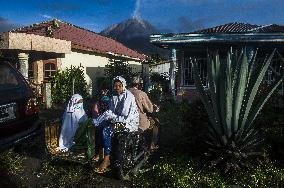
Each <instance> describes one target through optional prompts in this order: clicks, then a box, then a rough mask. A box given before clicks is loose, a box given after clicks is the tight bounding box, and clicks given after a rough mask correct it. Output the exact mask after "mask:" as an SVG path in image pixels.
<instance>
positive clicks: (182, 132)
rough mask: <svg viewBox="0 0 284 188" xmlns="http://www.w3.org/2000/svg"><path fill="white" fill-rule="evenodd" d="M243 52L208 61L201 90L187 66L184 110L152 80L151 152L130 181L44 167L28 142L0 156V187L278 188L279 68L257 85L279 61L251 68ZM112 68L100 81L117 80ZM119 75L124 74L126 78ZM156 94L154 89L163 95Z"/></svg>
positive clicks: (283, 113)
mask: <svg viewBox="0 0 284 188" xmlns="http://www.w3.org/2000/svg"><path fill="white" fill-rule="evenodd" d="M244 51H245V50H243V51H242V52H241V53H236V52H234V51H230V52H228V54H227V60H226V61H225V62H226V63H220V62H221V61H220V57H219V54H218V53H212V54H210V56H209V58H208V65H209V66H208V78H209V85H210V87H209V89H206V88H204V87H203V86H202V81H201V79H200V77H199V75H198V66H197V63H196V62H193V69H194V73H195V74H194V77H195V82H196V87H197V89H198V90H199V92H200V95H201V97H200V99H199V100H196V101H194V102H192V103H189V102H188V101H187V100H182V101H176V100H174V99H173V98H172V97H171V96H170V94H169V92H168V89H167V87H166V86H167V79H166V78H165V77H164V76H161V77H159V76H157V75H153V77H152V80H153V84H154V85H155V84H156V85H155V87H153V88H154V89H153V90H152V91H150V93H149V96H150V97H151V99H152V101H153V102H154V103H156V104H158V105H159V106H160V112H159V113H158V114H157V116H158V119H159V121H160V124H159V148H158V150H157V151H156V152H155V153H153V154H152V155H151V157H150V158H149V160H148V161H147V163H146V164H145V165H144V166H143V168H142V169H141V170H140V171H139V173H138V174H137V175H136V176H134V177H133V178H132V179H131V180H130V181H124V182H122V181H119V180H117V179H115V177H114V176H113V174H112V173H111V172H109V173H106V174H105V175H103V176H99V175H97V174H96V173H95V170H94V166H92V165H91V164H84V165H83V164H79V163H74V162H66V161H52V160H50V158H49V156H48V155H47V153H46V150H45V143H43V141H44V138H43V135H42V137H38V138H37V139H36V141H32V142H28V143H25V144H22V145H20V146H19V147H15V148H14V149H12V150H9V151H7V152H5V153H4V154H2V155H1V156H0V172H1V185H2V184H3V185H10V186H11V185H15V186H21V187H284V163H283V162H284V149H283V144H284V108H283V105H280V104H279V103H280V102H279V101H281V100H282V103H283V101H284V98H283V95H279V94H278V92H277V90H278V89H279V86H281V84H283V79H284V70H283V66H282V69H281V71H282V72H280V73H275V79H274V82H273V83H269V85H265V84H266V83H265V82H264V81H263V80H264V79H263V78H264V77H265V73H266V72H267V70H268V69H269V65H270V63H271V60H272V59H273V57H275V56H277V57H278V58H279V59H281V60H282V62H284V61H283V58H282V56H281V55H280V54H279V53H277V51H274V52H272V53H271V54H269V55H268V56H267V58H265V60H264V61H263V62H258V64H257V65H256V64H255V62H254V61H255V59H256V58H255V56H256V55H255V54H254V57H253V58H251V59H248V58H247V56H246V53H245V52H244ZM112 65H113V64H111V66H109V67H110V69H108V70H109V72H108V74H110V75H112V74H113V75H115V74H118V72H116V71H114V70H115V69H117V68H114V67H113V66H112ZM282 65H283V63H282ZM124 66H125V65H123V66H120V67H124ZM123 69H124V68H123ZM80 70H81V69H80V68H73V69H70V70H68V71H69V74H67V73H68V72H65V73H66V74H65V73H64V74H65V77H66V78H69V77H70V76H68V75H70V74H71V75H73V76H72V77H74V75H77V76H78V77H80V76H82V72H80ZM125 74H130V73H129V70H127V71H125ZM130 77H131V76H130ZM63 79H65V78H64V77H62V75H59V74H58V75H57V76H55V79H54V80H55V82H57V83H58V84H57V89H54V90H53V92H58V93H57V94H54V95H53V96H56V97H58V96H59V97H58V98H54V99H53V100H54V101H55V100H58V101H57V103H58V105H56V106H55V107H54V108H53V109H51V110H42V111H41V114H40V116H41V119H42V121H44V122H48V121H51V120H52V119H56V118H60V117H61V116H62V114H63V111H64V107H63V106H64V102H63V103H62V104H60V102H62V101H64V100H63V99H65V101H66V100H67V99H68V97H69V96H70V93H64V92H65V91H66V90H67V89H66V88H65V89H64V88H62V87H59V86H60V83H66V82H65V81H62V80H63ZM78 80H79V79H78ZM82 82H84V81H83V80H82ZM106 82H108V80H106ZM68 83H72V81H70V80H69V81H68ZM83 86H86V85H84V84H78V85H75V86H73V87H74V89H75V90H77V89H78V90H79V91H87V89H86V88H80V87H83ZM156 86H157V87H156ZM158 86H162V88H163V89H162V91H163V93H161V90H160V88H159V87H158ZM66 87H67V86H66ZM68 87H71V86H70V85H69V86H68ZM60 91H62V92H60ZM63 91H64V92H63ZM68 91H71V89H70V88H69V89H68ZM86 95H87V94H86ZM224 99H226V100H224ZM94 100H95V99H89V100H86V102H85V109H89V108H90V106H91V104H92V103H93V102H94ZM2 177H3V178H2ZM4 178H5V181H3V179H4Z"/></svg>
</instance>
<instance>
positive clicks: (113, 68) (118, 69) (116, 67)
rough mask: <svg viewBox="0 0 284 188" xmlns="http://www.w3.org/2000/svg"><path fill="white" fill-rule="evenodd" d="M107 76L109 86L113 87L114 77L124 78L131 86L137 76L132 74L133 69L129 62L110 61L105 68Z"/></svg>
mask: <svg viewBox="0 0 284 188" xmlns="http://www.w3.org/2000/svg"><path fill="white" fill-rule="evenodd" d="M105 76H106V79H107V80H106V83H107V85H108V86H111V81H112V79H113V78H114V77H116V76H122V77H123V78H124V79H125V80H126V83H127V84H130V83H131V80H132V78H133V77H134V76H135V74H134V73H133V72H132V68H131V67H130V65H129V63H128V62H123V61H118V60H110V61H109V62H108V64H107V65H106V66H105Z"/></svg>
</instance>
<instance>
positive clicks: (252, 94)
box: [193, 48, 284, 170]
mask: <svg viewBox="0 0 284 188" xmlns="http://www.w3.org/2000/svg"><path fill="white" fill-rule="evenodd" d="M256 52H257V50H256V51H255V53H253V54H252V57H251V58H250V59H248V55H247V53H246V49H245V48H244V49H242V50H241V52H240V53H239V54H238V53H237V51H234V52H233V50H232V48H231V49H230V50H229V51H228V54H227V57H226V59H225V60H224V61H223V60H220V56H219V54H218V52H213V53H210V54H208V64H207V72H208V81H209V89H208V90H206V89H205V88H204V87H203V84H202V81H201V78H200V75H199V74H198V72H199V71H198V64H197V62H196V61H193V70H194V79H195V84H196V87H197V88H198V90H199V92H200V95H201V100H202V102H203V104H204V106H205V109H206V111H207V113H208V116H209V120H210V123H209V139H208V144H209V150H208V152H207V154H208V155H209V156H211V157H213V156H214V157H215V158H214V160H212V161H211V162H212V164H213V165H222V166H224V167H225V170H229V169H230V170H232V169H231V168H233V169H238V168H240V167H241V164H242V162H244V161H245V160H243V159H247V158H249V156H254V155H260V154H261V153H263V152H261V150H259V147H258V146H259V145H260V143H261V141H262V137H261V136H260V135H259V134H258V131H257V130H256V129H255V128H254V125H253V122H254V120H255V118H256V117H257V115H258V114H259V112H260V110H261V109H262V107H263V105H264V104H265V103H266V101H267V100H268V99H269V97H270V96H271V95H272V94H273V92H274V91H276V90H277V87H278V86H279V85H280V84H281V82H282V81H283V79H284V74H283V70H282V72H281V73H280V74H278V76H277V78H276V80H275V82H274V83H273V84H271V85H270V86H269V87H270V88H268V89H267V90H265V91H261V93H259V88H260V85H261V83H262V81H263V78H264V77H265V74H266V71H267V69H268V68H269V66H270V63H271V60H272V58H273V56H274V55H275V53H276V50H274V51H273V52H272V53H271V54H270V55H269V56H267V57H266V58H265V60H264V61H261V62H257V63H256V60H257V58H256V55H257V53H256ZM279 55H280V54H279ZM280 56H281V55H280ZM281 59H282V60H283V58H282V56H281Z"/></svg>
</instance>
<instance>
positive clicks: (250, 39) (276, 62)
mask: <svg viewBox="0 0 284 188" xmlns="http://www.w3.org/2000/svg"><path fill="white" fill-rule="evenodd" d="M150 41H151V43H152V44H154V45H156V46H158V47H161V48H167V49H170V50H171V51H172V58H171V64H170V88H171V90H172V94H173V95H174V96H180V95H182V96H183V97H187V98H189V100H191V99H192V100H193V99H196V97H198V93H197V90H196V88H195V84H194V80H193V72H192V65H191V62H192V60H193V59H194V60H195V59H196V60H197V62H198V63H199V69H200V75H201V77H202V80H203V84H204V86H205V87H207V86H208V82H207V58H206V57H207V54H208V52H210V51H216V50H217V51H219V54H220V57H221V58H225V57H226V54H227V51H228V50H229V49H230V48H231V47H233V48H237V49H241V48H243V47H246V49H247V51H248V54H251V53H252V52H254V51H255V50H256V49H258V58H259V59H262V58H264V57H265V55H266V54H267V53H271V52H272V51H273V49H274V48H276V49H277V50H278V52H279V53H280V54H284V53H283V52H284V26H280V25H276V24H271V25H265V26H262V25H252V24H247V23H229V24H225V25H220V26H216V27H213V28H208V29H203V30H199V31H195V32H192V33H182V34H157V35H151V36H150ZM280 64H281V62H280V59H279V58H277V57H276V56H275V58H274V59H273V62H272V64H271V68H272V67H273V68H274V70H276V71H280V69H281V65H280ZM282 69H283V65H282ZM176 74H177V75H176ZM273 74H274V73H273V72H272V71H271V69H270V70H268V72H267V76H266V79H267V80H266V81H267V82H270V81H273V78H274V77H273ZM283 90H284V88H283V86H282V88H281V89H280V92H281V93H282V94H283Z"/></svg>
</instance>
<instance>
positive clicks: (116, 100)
mask: <svg viewBox="0 0 284 188" xmlns="http://www.w3.org/2000/svg"><path fill="white" fill-rule="evenodd" d="M112 86H113V96H112V97H111V99H110V106H109V110H107V111H106V112H105V113H104V114H102V115H101V116H100V117H98V118H97V119H95V120H94V124H95V125H100V126H103V147H104V152H105V156H104V159H103V162H102V163H101V164H100V166H99V169H98V173H104V172H105V170H106V169H107V167H108V166H109V165H110V159H109V156H110V152H111V138H112V135H113V132H114V130H113V127H112V126H111V124H110V122H111V123H116V122H121V123H125V125H126V128H127V129H128V130H129V131H130V132H133V131H138V125H139V113H138V109H137V105H136V102H135V97H134V95H133V94H132V93H131V92H130V91H128V90H127V89H126V81H125V79H124V78H123V77H121V76H117V77H115V78H114V79H113V81H112Z"/></svg>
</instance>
